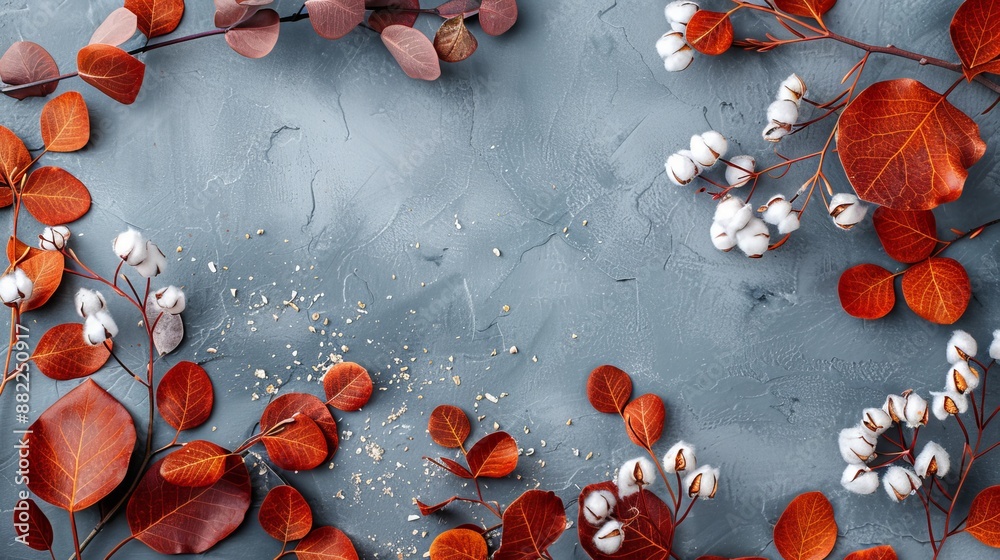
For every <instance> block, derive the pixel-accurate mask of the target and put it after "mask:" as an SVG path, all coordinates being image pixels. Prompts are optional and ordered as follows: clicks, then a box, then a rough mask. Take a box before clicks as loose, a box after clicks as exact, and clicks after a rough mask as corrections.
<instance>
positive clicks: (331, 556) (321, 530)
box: [293, 527, 358, 560]
mask: <svg viewBox="0 0 1000 560" xmlns="http://www.w3.org/2000/svg"><path fill="white" fill-rule="evenodd" d="M293 552H295V556H296V557H297V558H298V559H299V560H358V553H357V551H356V550H354V544H353V543H352V542H351V539H350V538H348V536H347V535H345V534H344V532H343V531H341V530H340V529H335V528H333V527H317V528H315V529H313V531H312V532H311V533H309V534H308V535H306V538H304V539H302V540H301V541H299V544H298V545H296V547H295V550H294V551H293Z"/></svg>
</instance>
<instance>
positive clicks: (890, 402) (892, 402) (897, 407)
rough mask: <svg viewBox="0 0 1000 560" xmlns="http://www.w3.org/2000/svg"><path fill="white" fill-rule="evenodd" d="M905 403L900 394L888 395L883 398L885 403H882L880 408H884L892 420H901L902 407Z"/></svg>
mask: <svg viewBox="0 0 1000 560" xmlns="http://www.w3.org/2000/svg"><path fill="white" fill-rule="evenodd" d="M905 405H906V399H905V398H903V396H902V395H889V396H887V397H886V398H885V404H883V405H882V410H884V411H885V412H886V413H887V414H888V415H889V418H892V421H893V422H902V421H903V407H904V406H905Z"/></svg>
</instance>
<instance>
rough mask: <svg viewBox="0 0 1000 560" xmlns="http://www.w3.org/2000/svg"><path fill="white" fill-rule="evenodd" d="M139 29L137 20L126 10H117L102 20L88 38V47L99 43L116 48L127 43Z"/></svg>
mask: <svg viewBox="0 0 1000 560" xmlns="http://www.w3.org/2000/svg"><path fill="white" fill-rule="evenodd" d="M137 29H139V18H137V17H136V15H135V14H133V13H132V12H131V11H130V10H129V9H128V8H118V9H117V10H115V11H113V12H111V14H110V15H109V16H108V17H107V19H105V20H104V23H102V24H101V26H100V27H98V28H97V30H96V31H94V35H93V36H91V37H90V43H88V44H90V45H93V44H94V43H101V44H104V45H111V46H113V47H117V46H118V45H120V44H122V43H124V42H125V41H128V40H129V39H131V38H132V36H133V35H135V32H136V30H137Z"/></svg>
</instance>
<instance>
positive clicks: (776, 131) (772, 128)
mask: <svg viewBox="0 0 1000 560" xmlns="http://www.w3.org/2000/svg"><path fill="white" fill-rule="evenodd" d="M791 131H792V127H791V126H789V125H783V124H777V123H773V122H770V123H768V124H767V126H765V127H764V132H763V133H761V135H762V136H763V137H764V140H767V141H768V142H781V139H782V138H784V137H785V136H788V133H789V132H791Z"/></svg>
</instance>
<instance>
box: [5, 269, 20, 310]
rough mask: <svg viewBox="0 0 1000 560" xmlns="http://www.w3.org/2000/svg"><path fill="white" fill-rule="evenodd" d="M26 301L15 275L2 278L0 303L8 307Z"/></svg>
mask: <svg viewBox="0 0 1000 560" xmlns="http://www.w3.org/2000/svg"><path fill="white" fill-rule="evenodd" d="M23 299H24V295H23V294H22V293H21V292H20V291H19V290H18V289H17V281H16V280H14V275H13V274H7V275H4V276H3V277H0V301H3V302H4V304H6V305H17V304H19V303H21V300H23Z"/></svg>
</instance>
